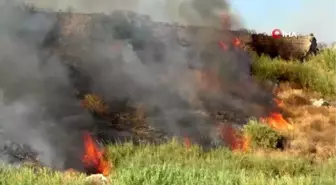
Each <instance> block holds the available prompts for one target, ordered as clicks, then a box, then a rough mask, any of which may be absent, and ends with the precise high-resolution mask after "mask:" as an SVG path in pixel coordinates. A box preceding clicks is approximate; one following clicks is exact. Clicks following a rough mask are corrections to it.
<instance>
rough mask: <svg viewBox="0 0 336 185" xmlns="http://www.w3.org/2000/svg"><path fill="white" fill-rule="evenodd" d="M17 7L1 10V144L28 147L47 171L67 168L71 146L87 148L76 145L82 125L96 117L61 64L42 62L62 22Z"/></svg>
mask: <svg viewBox="0 0 336 185" xmlns="http://www.w3.org/2000/svg"><path fill="white" fill-rule="evenodd" d="M14 5H16V4H12V3H8V2H2V3H1V10H0V12H1V13H0V14H1V15H0V16H1V18H0V42H1V43H0V48H1V49H0V95H1V96H0V129H1V130H2V131H3V132H2V134H1V135H0V144H1V145H2V147H5V146H6V144H8V142H9V143H19V144H23V145H27V146H29V147H31V148H32V149H33V150H35V151H36V152H37V153H38V154H39V156H38V157H39V159H40V160H41V161H42V163H44V164H45V165H47V166H53V167H55V168H63V165H62V163H64V162H65V158H64V157H65V156H66V155H65V154H66V153H67V150H68V149H69V148H70V146H71V147H72V148H74V149H77V148H79V149H77V150H78V151H80V147H77V146H81V145H82V144H81V143H78V142H77V143H76V142H75V140H74V138H76V135H77V137H79V133H78V131H79V124H78V122H80V126H81V127H84V128H85V127H88V126H89V125H90V124H91V123H90V122H91V121H90V119H91V117H90V115H89V114H88V113H86V112H85V111H83V110H82V109H81V108H80V106H79V102H78V100H76V98H75V96H74V95H73V94H71V92H73V87H72V85H71V83H70V81H69V79H68V71H67V70H68V69H67V68H66V67H65V66H64V65H62V64H61V60H60V59H59V58H58V57H57V56H53V55H50V56H48V57H44V58H43V57H41V56H42V55H45V54H46V51H44V50H43V49H41V48H40V46H41V45H42V44H43V41H44V39H45V38H46V37H47V35H48V33H49V32H50V31H51V30H52V29H53V28H54V25H55V23H56V22H55V21H56V17H55V16H49V17H48V16H46V15H44V14H39V13H37V14H34V15H30V14H29V12H27V11H24V10H23V9H21V8H20V7H19V6H14ZM65 128H67V129H65ZM65 141H66V142H65ZM77 141H78V139H77ZM78 155H79V154H78ZM3 157H6V158H8V157H11V158H13V157H14V156H6V155H5V156H3Z"/></svg>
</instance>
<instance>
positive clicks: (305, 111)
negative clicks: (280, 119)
mask: <svg viewBox="0 0 336 185" xmlns="http://www.w3.org/2000/svg"><path fill="white" fill-rule="evenodd" d="M278 98H279V99H281V100H282V101H283V103H282V104H281V105H280V108H281V109H282V111H283V114H284V116H285V117H287V119H288V120H289V121H290V122H291V123H293V125H294V129H293V130H292V131H290V132H287V133H284V134H285V135H286V136H287V138H288V139H289V146H288V148H287V150H286V151H287V152H289V153H290V154H294V155H300V156H302V155H303V156H308V157H310V158H312V159H314V160H322V159H326V158H329V157H331V156H335V154H336V150H335V138H336V134H335V132H336V119H335V113H336V108H335V107H334V106H322V107H316V106H314V105H312V104H311V101H310V99H311V98H319V95H318V94H316V93H310V92H307V91H304V90H302V89H298V88H296V87H295V85H294V86H293V85H290V84H288V83H286V84H281V85H280V88H279V91H278Z"/></svg>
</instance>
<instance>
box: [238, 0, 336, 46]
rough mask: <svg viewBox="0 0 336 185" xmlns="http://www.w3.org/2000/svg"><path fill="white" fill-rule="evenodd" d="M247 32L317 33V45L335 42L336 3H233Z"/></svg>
mask: <svg viewBox="0 0 336 185" xmlns="http://www.w3.org/2000/svg"><path fill="white" fill-rule="evenodd" d="M231 2H232V3H231V5H232V8H233V9H234V10H236V11H237V12H238V13H239V14H240V16H241V17H242V19H243V23H244V25H245V26H246V27H248V28H253V29H255V30H256V31H261V32H266V33H271V32H272V30H273V29H274V28H280V29H283V30H285V31H287V32H297V33H302V34H308V33H310V32H312V33H314V34H315V35H316V37H317V39H318V41H324V42H331V41H336V0H278V1H274V0H273V1H271V0H231Z"/></svg>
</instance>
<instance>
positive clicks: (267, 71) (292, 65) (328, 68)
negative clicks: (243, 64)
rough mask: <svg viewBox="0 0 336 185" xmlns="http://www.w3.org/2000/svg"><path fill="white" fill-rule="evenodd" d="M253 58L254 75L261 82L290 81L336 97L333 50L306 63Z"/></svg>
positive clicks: (335, 70) (334, 54)
mask: <svg viewBox="0 0 336 185" xmlns="http://www.w3.org/2000/svg"><path fill="white" fill-rule="evenodd" d="M253 58H254V62H253V64H252V72H253V75H254V76H256V77H257V78H258V79H259V80H261V81H264V80H272V81H276V82H278V81H290V82H295V83H297V84H300V85H301V86H302V87H303V88H307V89H310V90H313V91H316V92H319V93H321V94H322V95H324V96H328V97H331V96H335V95H336V81H335V78H336V52H335V51H334V50H332V49H325V50H323V51H322V52H321V53H319V54H318V55H316V56H313V57H311V58H310V59H309V60H308V61H306V62H304V63H301V62H299V61H284V60H282V59H270V58H269V57H268V56H261V57H256V56H254V57H253Z"/></svg>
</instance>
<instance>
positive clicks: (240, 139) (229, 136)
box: [219, 125, 250, 152]
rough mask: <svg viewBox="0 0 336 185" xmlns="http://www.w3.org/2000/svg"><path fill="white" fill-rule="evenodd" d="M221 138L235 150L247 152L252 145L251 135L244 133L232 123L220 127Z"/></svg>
mask: <svg viewBox="0 0 336 185" xmlns="http://www.w3.org/2000/svg"><path fill="white" fill-rule="evenodd" d="M219 132H220V137H221V139H222V140H223V141H224V142H226V143H228V145H229V147H230V149H231V150H233V151H243V152H246V151H247V150H248V149H249V147H250V137H248V136H246V135H242V134H240V133H239V132H237V130H235V129H234V128H233V127H232V126H230V125H223V126H220V127H219Z"/></svg>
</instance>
